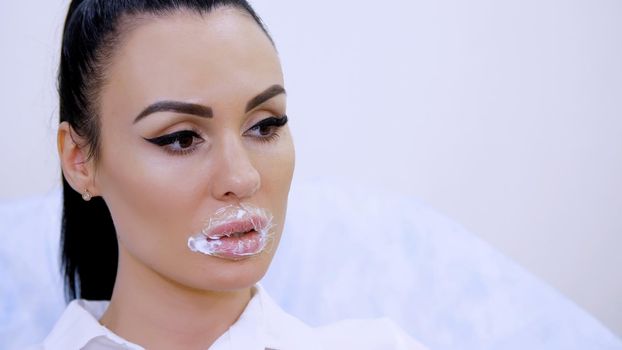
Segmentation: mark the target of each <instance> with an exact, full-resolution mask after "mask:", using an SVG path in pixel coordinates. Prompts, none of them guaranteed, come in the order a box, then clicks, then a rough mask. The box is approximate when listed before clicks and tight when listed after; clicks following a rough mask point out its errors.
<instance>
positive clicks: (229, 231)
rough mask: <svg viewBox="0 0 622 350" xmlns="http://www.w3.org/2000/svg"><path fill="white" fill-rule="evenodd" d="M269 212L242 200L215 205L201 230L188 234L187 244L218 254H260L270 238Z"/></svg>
mask: <svg viewBox="0 0 622 350" xmlns="http://www.w3.org/2000/svg"><path fill="white" fill-rule="evenodd" d="M272 226H273V225H272V215H270V214H269V213H268V212H267V211H266V210H264V209H260V208H256V207H253V206H251V205H247V204H243V205H240V206H227V207H224V208H221V209H219V210H218V211H216V212H215V213H214V216H213V217H212V218H210V220H209V223H208V225H207V226H206V227H205V228H204V229H203V230H201V232H199V233H197V234H194V235H192V236H191V237H190V238H188V248H190V250H192V251H194V252H200V253H203V254H206V255H211V256H215V257H219V258H224V259H230V260H241V259H244V258H248V257H252V256H255V255H258V254H260V253H261V252H262V251H264V249H266V246H267V243H268V241H269V240H271V239H272V235H273V233H271V232H270V229H271V228H272Z"/></svg>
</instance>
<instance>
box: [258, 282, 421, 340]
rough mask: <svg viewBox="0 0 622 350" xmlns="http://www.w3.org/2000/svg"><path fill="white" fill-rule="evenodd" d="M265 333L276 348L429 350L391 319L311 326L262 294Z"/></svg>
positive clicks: (354, 320) (358, 320) (347, 320)
mask: <svg viewBox="0 0 622 350" xmlns="http://www.w3.org/2000/svg"><path fill="white" fill-rule="evenodd" d="M261 294H262V304H263V311H264V312H265V322H266V324H265V327H266V328H265V331H266V333H267V334H268V335H269V336H270V338H271V339H272V341H271V342H270V343H271V344H274V345H276V346H275V348H277V349H323V350H333V349H340V350H341V349H359V350H426V349H427V348H426V347H425V346H423V345H421V344H420V343H418V342H417V341H415V340H414V339H413V338H412V337H411V336H409V335H408V334H407V333H406V332H405V331H403V330H402V329H401V328H400V327H398V326H397V325H396V324H395V323H394V322H393V321H391V320H390V319H388V318H378V319H346V320H342V321H338V322H334V323H330V324H327V325H323V326H319V327H311V326H309V325H307V324H306V323H304V322H303V321H302V320H300V319H298V318H296V317H294V316H293V315H291V314H289V313H287V312H285V311H284V310H283V309H281V308H280V307H279V306H278V305H277V304H276V303H275V302H274V301H273V300H272V299H271V298H270V297H269V296H268V295H267V294H266V293H265V292H264V291H262V293H261Z"/></svg>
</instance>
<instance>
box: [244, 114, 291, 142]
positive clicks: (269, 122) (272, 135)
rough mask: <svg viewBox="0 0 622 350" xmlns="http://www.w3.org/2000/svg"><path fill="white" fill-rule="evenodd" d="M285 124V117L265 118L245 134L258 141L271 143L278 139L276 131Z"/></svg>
mask: <svg viewBox="0 0 622 350" xmlns="http://www.w3.org/2000/svg"><path fill="white" fill-rule="evenodd" d="M285 124H287V116H286V115H284V116H282V117H270V118H266V119H264V120H262V121H260V122H259V123H257V124H255V125H254V126H253V127H252V128H250V129H249V130H248V131H247V132H246V134H249V135H250V136H253V137H256V138H258V139H259V140H260V141H265V142H267V141H273V140H275V139H277V138H278V137H279V134H278V130H279V129H280V128H281V127H283V126H284V125H285Z"/></svg>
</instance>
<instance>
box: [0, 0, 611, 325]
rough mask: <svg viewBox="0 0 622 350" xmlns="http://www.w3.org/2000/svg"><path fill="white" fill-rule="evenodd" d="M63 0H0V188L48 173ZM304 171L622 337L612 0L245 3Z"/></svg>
mask: <svg viewBox="0 0 622 350" xmlns="http://www.w3.org/2000/svg"><path fill="white" fill-rule="evenodd" d="M67 2H68V1H66V0H46V1H38V2H35V1H23V2H21V1H20V2H17V1H2V2H1V3H0V52H1V53H2V54H1V55H0V105H1V107H2V110H1V112H0V113H1V117H0V118H1V119H0V122H1V125H2V133H1V135H2V137H0V149H1V150H2V151H1V152H0V164H2V165H1V167H0V169H1V170H0V197H3V198H12V197H18V196H24V195H32V194H38V193H42V192H45V191H47V190H48V189H49V188H51V187H53V186H54V185H55V184H56V183H57V182H58V179H59V171H58V167H57V158H56V155H55V152H56V148H55V147H56V146H55V125H56V124H57V118H58V117H57V111H58V108H57V104H56V94H55V90H54V84H55V83H54V78H55V74H56V62H57V54H58V46H59V41H60V33H61V29H62V21H63V19H64V13H65V8H66V4H67ZM255 6H256V9H257V10H258V12H259V13H260V14H261V15H262V16H263V18H264V20H265V21H266V22H267V23H268V25H269V28H270V30H271V31H272V33H273V35H274V37H275V40H276V42H277V44H278V46H279V50H280V52H281V57H282V59H283V64H284V68H285V73H286V79H287V88H288V90H289V104H290V108H289V112H290V113H289V114H290V119H291V122H292V123H291V125H292V129H293V131H294V136H295V141H296V145H297V156H298V159H297V170H296V176H297V178H299V179H303V178H308V177H314V176H326V175H328V176H332V177H340V178H356V179H357V180H361V181H369V182H371V183H373V184H374V185H376V186H381V187H385V188H387V189H389V190H395V191H400V192H403V193H407V194H414V195H417V196H420V197H423V198H424V199H425V200H426V201H428V202H429V203H430V204H432V205H433V206H435V207H437V208H438V209H440V210H441V211H443V212H445V213H446V214H448V215H449V216H451V217H453V218H454V219H456V220H457V221H459V222H461V223H463V224H464V225H465V226H466V227H468V228H470V229H471V230H472V231H473V232H475V233H477V234H479V235H480V236H481V237H483V238H484V239H486V240H488V241H489V242H491V243H492V244H493V245H495V246H496V247H498V248H499V249H500V250H502V251H504V252H505V253H507V254H509V255H510V256H512V257H513V258H515V259H516V260H517V261H519V262H520V263H522V264H523V265H524V266H526V267H527V268H528V269H529V270H531V271H532V272H534V273H535V274H536V275H538V276H540V277H542V278H543V279H545V280H546V281H548V282H549V283H551V284H552V285H554V286H555V287H557V288H558V289H560V290H561V291H562V292H564V293H565V294H566V295H568V296H570V297H571V298H572V299H574V300H575V301H576V302H577V303H578V304H579V305H581V306H583V307H584V308H586V309H587V310H588V311H590V312H591V313H592V314H594V315H595V316H596V317H598V318H599V319H601V320H602V321H603V322H604V323H605V324H606V325H608V326H609V327H610V328H611V329H613V330H614V331H615V332H617V333H618V334H619V335H622V271H621V270H620V267H621V266H622V254H620V247H621V246H622V2H620V1H618V0H566V1H562V0H538V1H536V0H521V1H519V0H506V1H493V0H472V1H468V2H465V1H459V0H442V1H406V0H387V1H383V2H371V1H356V0H340V1H330V0H317V1H277V0H263V1H255Z"/></svg>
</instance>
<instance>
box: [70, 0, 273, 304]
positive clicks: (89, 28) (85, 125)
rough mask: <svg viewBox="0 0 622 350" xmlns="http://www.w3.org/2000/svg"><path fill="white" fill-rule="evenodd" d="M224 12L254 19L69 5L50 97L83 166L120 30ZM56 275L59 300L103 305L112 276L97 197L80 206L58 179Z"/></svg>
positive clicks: (203, 2)
mask: <svg viewBox="0 0 622 350" xmlns="http://www.w3.org/2000/svg"><path fill="white" fill-rule="evenodd" d="M223 6H229V7H234V8H238V9H240V10H242V11H244V12H246V13H248V14H249V15H250V16H251V17H252V18H253V19H254V20H255V22H257V24H258V25H259V26H260V27H261V29H262V30H263V31H264V32H265V33H266V35H267V36H268V38H269V39H270V40H271V41H272V39H271V38H270V35H269V34H268V32H267V30H266V29H265V27H264V25H263V23H262V21H261V19H260V18H259V17H258V16H257V14H256V13H255V12H254V10H253V9H252V8H251V6H250V5H249V4H248V3H247V2H246V1H244V0H74V1H72V2H71V4H70V5H69V10H68V12H67V18H66V19H65V26H64V30H63V39H62V49H61V58H60V68H59V73H58V92H59V98H60V108H59V113H60V122H63V121H67V122H68V123H69V125H70V126H71V127H72V129H73V130H74V131H75V132H76V133H77V134H78V135H80V136H81V137H82V138H83V139H85V140H86V144H85V145H80V147H88V158H89V159H93V160H94V161H95V162H96V161H97V160H98V152H99V131H100V124H99V116H98V106H97V102H98V94H99V90H100V88H101V86H102V83H103V80H104V77H105V70H106V67H107V64H109V63H110V58H111V56H112V54H113V51H114V49H115V47H116V46H117V45H118V43H119V42H120V41H121V35H122V32H123V29H124V28H123V24H124V23H126V22H127V21H124V20H125V19H129V20H130V22H131V19H132V17H135V16H137V15H155V16H163V15H167V14H171V13H173V12H175V11H180V10H187V11H191V12H194V13H197V14H199V15H202V14H206V13H209V12H210V11H212V10H213V9H214V8H217V7H223ZM62 181H63V218H62V221H61V252H62V259H61V270H62V272H63V274H64V280H65V295H66V299H67V300H68V301H69V300H72V299H75V298H83V299H90V300H109V299H110V297H111V296H112V289H113V287H114V282H115V278H116V274H117V264H118V245H117V238H116V231H115V228H114V224H113V222H112V218H111V216H110V211H109V210H108V207H107V206H106V203H105V202H104V200H103V199H102V198H100V197H96V198H93V199H92V200H91V201H89V202H85V201H83V200H82V197H81V195H80V194H78V193H77V192H76V191H74V190H73V189H72V188H71V187H70V186H69V184H68V183H67V180H66V179H65V178H64V177H63V180H62Z"/></svg>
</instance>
